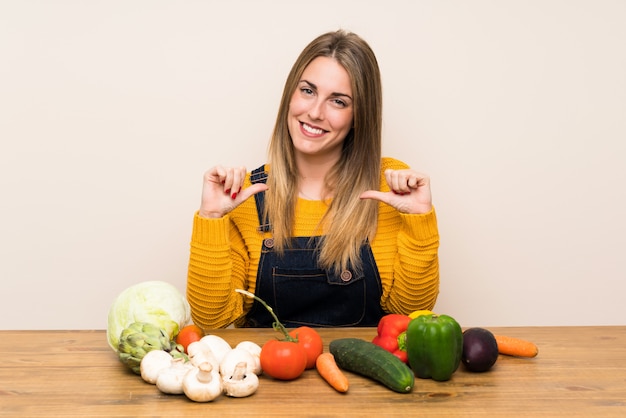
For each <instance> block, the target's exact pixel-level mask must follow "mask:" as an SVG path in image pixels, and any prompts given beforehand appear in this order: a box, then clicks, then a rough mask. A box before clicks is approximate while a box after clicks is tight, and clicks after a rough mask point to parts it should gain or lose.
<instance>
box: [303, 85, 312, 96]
mask: <svg viewBox="0 0 626 418" xmlns="http://www.w3.org/2000/svg"><path fill="white" fill-rule="evenodd" d="M300 91H301V92H302V93H304V94H307V95H311V94H313V90H311V89H310V88H308V87H302V88H301V89H300Z"/></svg>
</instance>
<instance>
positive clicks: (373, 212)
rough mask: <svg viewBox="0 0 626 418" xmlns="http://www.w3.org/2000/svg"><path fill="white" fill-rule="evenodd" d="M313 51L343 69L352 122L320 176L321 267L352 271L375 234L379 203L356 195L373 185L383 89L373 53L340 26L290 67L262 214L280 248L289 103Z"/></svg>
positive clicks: (288, 162)
mask: <svg viewBox="0 0 626 418" xmlns="http://www.w3.org/2000/svg"><path fill="white" fill-rule="evenodd" d="M320 56H324V57H330V58H333V59H335V60H336V61H337V62H338V63H339V64H340V65H341V66H343V68H344V69H345V70H346V71H347V72H348V74H349V76H350V80H351V87H352V94H353V127H352V129H351V130H350V132H349V133H348V134H347V136H346V138H345V140H344V143H343V149H342V154H341V158H340V160H339V161H338V162H337V164H336V165H335V166H334V167H333V169H332V170H331V171H330V172H329V173H328V174H327V176H326V179H325V186H326V190H331V191H333V192H334V197H333V199H332V202H331V203H330V205H329V207H328V210H327V212H326V214H325V216H324V219H323V222H322V225H321V226H320V227H321V231H320V233H321V235H322V236H323V237H322V239H321V240H320V246H319V248H318V249H319V256H320V264H321V265H322V267H323V268H326V269H330V270H333V271H335V272H341V271H343V270H346V269H347V268H352V269H354V270H356V271H359V270H360V269H361V265H362V261H361V259H360V247H361V245H363V244H364V243H365V242H366V241H367V240H368V239H369V240H371V239H372V238H373V237H374V234H375V232H376V225H377V217H378V203H377V202H376V201H374V200H369V199H367V200H361V199H360V198H359V195H360V194H361V193H362V192H363V191H365V190H370V189H374V190H377V189H378V188H379V186H380V164H381V135H382V133H381V132H382V86H381V80H380V70H379V68H378V62H377V60H376V56H375V55H374V52H373V51H372V49H371V48H370V47H369V45H368V44H367V43H366V42H365V41H364V40H363V39H362V38H360V37H359V36H358V35H356V34H353V33H350V32H346V31H343V30H339V31H336V32H329V33H325V34H323V35H320V36H319V37H317V38H316V39H314V40H313V41H312V42H311V43H310V44H309V45H307V47H306V48H305V49H304V50H303V51H302V52H301V53H300V56H299V57H298V58H297V60H296V62H295V63H294V65H293V67H292V68H291V71H290V73H289V75H288V77H287V80H286V82H285V86H284V90H283V95H282V99H281V102H280V106H279V110H278V115H277V118H276V123H275V126H274V132H273V135H272V138H271V141H270V144H269V163H270V167H271V169H270V172H269V175H268V180H267V184H268V186H269V188H268V190H267V191H266V192H265V193H266V200H265V201H266V205H265V214H264V216H265V218H266V219H269V221H270V222H271V225H272V228H273V231H272V232H273V236H274V243H275V246H274V248H275V249H276V250H277V251H279V252H282V251H283V250H284V249H285V248H286V247H287V246H288V242H289V241H288V240H289V238H290V237H291V235H292V230H293V224H294V218H295V206H296V200H297V195H298V191H297V187H298V186H297V181H298V178H299V177H298V168H297V166H296V163H295V156H294V149H293V143H292V141H291V136H290V135H289V130H288V128H287V117H288V113H289V103H290V101H291V97H292V95H293V93H294V91H295V90H296V88H297V85H298V82H299V81H300V78H301V76H302V73H303V72H304V70H305V68H306V67H307V66H308V65H309V63H311V61H313V60H314V59H315V58H317V57H320Z"/></svg>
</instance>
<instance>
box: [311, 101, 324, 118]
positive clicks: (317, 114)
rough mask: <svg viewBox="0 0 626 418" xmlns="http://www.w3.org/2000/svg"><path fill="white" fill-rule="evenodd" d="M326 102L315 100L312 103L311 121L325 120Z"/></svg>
mask: <svg viewBox="0 0 626 418" xmlns="http://www.w3.org/2000/svg"><path fill="white" fill-rule="evenodd" d="M323 105H324V101H323V100H315V101H314V102H312V103H311V107H310V108H309V112H308V113H309V117H310V118H311V120H323V119H324V108H323Z"/></svg>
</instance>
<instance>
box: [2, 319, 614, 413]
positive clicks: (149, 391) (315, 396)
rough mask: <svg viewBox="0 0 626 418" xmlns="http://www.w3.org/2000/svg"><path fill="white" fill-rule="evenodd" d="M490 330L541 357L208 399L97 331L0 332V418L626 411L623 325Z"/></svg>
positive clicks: (245, 334) (266, 334)
mask: <svg viewBox="0 0 626 418" xmlns="http://www.w3.org/2000/svg"><path fill="white" fill-rule="evenodd" d="M491 330H492V331H493V332H494V333H501V334H506V335H511V336H517V337H522V338H526V339H529V340H532V341H534V342H535V343H536V344H537V345H538V346H539V355H538V356H537V357H536V358H534V359H522V358H514V357H505V356H500V358H499V359H498V361H497V363H496V365H495V366H494V368H493V369H492V370H490V371H489V372H486V373H470V372H467V371H466V370H464V369H463V366H461V368H459V370H458V371H457V372H456V373H455V374H454V376H453V377H452V379H451V380H449V381H447V382H435V381H433V380H429V379H416V382H415V388H414V390H413V392H412V393H410V394H398V393H395V392H392V391H390V390H388V389H387V388H385V387H384V386H382V385H380V384H378V383H376V382H374V381H371V380H369V379H367V378H364V377H361V376H358V375H355V374H351V373H347V374H348V376H349V378H350V385H351V386H350V390H349V392H348V393H347V394H340V393H338V392H335V391H334V390H333V389H332V388H331V387H330V386H328V384H327V383H326V382H324V381H323V380H322V379H321V378H320V377H319V376H318V375H317V372H316V371H315V370H308V371H306V372H305V374H304V375H303V376H302V377H300V378H299V379H297V380H294V381H290V382H283V381H277V380H273V379H271V378H269V377H267V376H262V377H261V382H260V386H259V389H258V391H257V392H256V393H255V394H254V395H253V396H251V397H249V398H240V399H238V398H227V397H225V396H222V397H220V398H218V399H217V400H215V401H213V402H211V403H195V402H192V401H190V400H188V399H187V398H186V397H185V396H184V395H165V394H162V393H161V392H160V391H159V390H158V389H157V388H156V386H154V385H150V384H147V383H145V382H143V380H142V379H141V378H140V377H139V376H137V375H135V374H132V372H130V371H129V370H128V369H127V368H126V366H124V365H123V364H121V363H120V362H119V361H118V359H117V355H116V354H115V353H114V352H113V351H112V350H111V348H110V347H109V346H108V344H107V342H106V336H105V332H104V331H101V330H100V331H0V356H1V358H2V360H1V361H2V363H1V364H2V365H1V366H0V416H3V417H5V416H6V417H52V416H58V417H92V416H100V417H148V416H150V417H156V416H163V417H165V416H167V417H176V416H183V415H184V416H186V417H193V416H214V417H225V416H238V417H252V416H259V417H268V416H280V417H304V416H309V417H331V416H339V417H347V416H358V417H365V416H368V417H369V416H373V417H391V416H402V417H430V416H439V417H453V416H463V417H465V416H490V417H512V416H529V417H536V416H546V417H556V416H567V417H598V418H605V417H617V416H620V417H623V416H626V326H617V327H616V326H611V327H528V328H526V327H524V328H491ZM319 332H320V334H321V335H322V337H323V339H324V341H325V343H326V345H328V343H329V342H330V341H331V340H333V339H335V338H340V337H344V336H351V337H359V338H363V339H367V340H370V339H371V338H372V337H373V336H374V335H375V330H374V329H372V328H366V329H356V328H352V329H321V330H319ZM215 334H217V335H219V336H221V337H223V338H225V339H226V340H227V341H228V342H230V343H231V344H232V345H235V344H236V343H238V342H240V341H243V340H250V341H254V342H256V343H258V344H260V345H262V344H263V343H264V342H265V341H267V340H269V339H270V338H274V337H276V336H277V334H276V333H275V332H274V331H272V330H271V329H223V330H215ZM326 350H327V347H326Z"/></svg>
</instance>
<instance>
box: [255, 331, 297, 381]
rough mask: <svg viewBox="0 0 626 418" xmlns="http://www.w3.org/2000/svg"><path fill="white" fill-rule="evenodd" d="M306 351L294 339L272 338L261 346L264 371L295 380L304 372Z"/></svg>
mask: <svg viewBox="0 0 626 418" xmlns="http://www.w3.org/2000/svg"><path fill="white" fill-rule="evenodd" d="M306 360H307V358H306V352H305V351H304V348H302V346H301V345H300V344H298V343H295V342H292V341H279V340H270V341H268V342H266V343H265V344H264V345H263V347H262V348H261V368H262V369H263V373H264V374H267V375H268V376H271V377H273V378H275V379H280V380H293V379H295V378H297V377H300V375H301V374H302V373H303V372H304V369H305V367H306Z"/></svg>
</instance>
